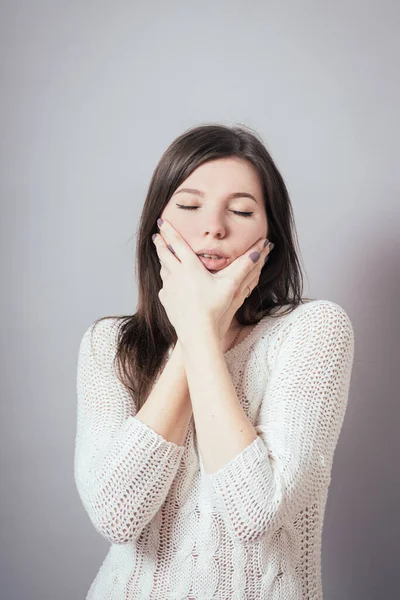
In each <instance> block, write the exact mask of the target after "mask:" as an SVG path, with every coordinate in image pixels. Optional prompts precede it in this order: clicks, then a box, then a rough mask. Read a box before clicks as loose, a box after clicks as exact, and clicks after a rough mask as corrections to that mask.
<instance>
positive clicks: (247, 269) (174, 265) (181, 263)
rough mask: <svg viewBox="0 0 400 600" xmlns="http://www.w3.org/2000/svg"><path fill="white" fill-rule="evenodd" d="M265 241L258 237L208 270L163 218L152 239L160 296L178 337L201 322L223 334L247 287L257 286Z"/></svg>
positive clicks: (246, 292)
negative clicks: (231, 258) (217, 267)
mask: <svg viewBox="0 0 400 600" xmlns="http://www.w3.org/2000/svg"><path fill="white" fill-rule="evenodd" d="M159 222H160V220H159ZM264 242H265V240H264V238H261V239H260V240H258V241H257V242H256V244H254V246H252V247H251V248H249V249H248V250H247V251H246V252H245V253H244V254H242V255H241V256H239V257H237V258H236V259H235V260H234V261H233V262H232V263H231V264H230V265H229V266H227V267H225V268H224V269H222V270H221V271H218V272H216V273H210V272H209V271H208V270H207V269H206V267H205V266H204V265H203V263H202V262H201V260H200V259H199V257H198V256H197V255H196V254H195V252H193V250H192V248H191V247H190V246H189V245H188V244H187V242H186V241H185V240H184V239H183V237H182V236H181V235H180V234H179V232H178V231H177V230H176V229H175V228H174V227H173V226H172V224H171V223H169V222H168V221H165V220H164V221H163V222H162V224H161V227H160V234H157V235H156V236H155V238H154V244H155V246H156V250H157V254H158V258H159V260H160V263H161V271H160V275H161V279H162V281H163V287H162V288H161V290H160V291H159V294H158V296H159V298H160V301H161V304H162V305H163V306H164V308H165V311H166V313H167V315H168V318H169V320H170V322H171V324H172V325H173V327H174V328H175V331H176V333H177V336H178V338H180V339H183V338H184V336H185V335H187V334H188V332H190V331H191V330H193V329H195V328H198V327H199V326H200V327H202V326H204V325H211V326H212V327H215V329H216V331H217V332H218V335H219V338H220V340H222V339H223V338H224V336H225V334H226V332H227V330H228V329H229V326H230V324H231V321H232V319H233V316H234V314H235V313H236V311H237V310H238V308H239V307H240V306H241V305H242V304H243V302H244V300H245V298H246V297H247V295H248V288H247V286H249V287H250V292H252V291H253V287H255V286H256V285H257V282H258V279H259V277H260V273H261V269H262V267H263V266H264V263H265V259H266V256H267V255H268V253H269V246H267V247H264ZM251 256H252V257H253V258H254V259H256V262H253V260H252V258H251Z"/></svg>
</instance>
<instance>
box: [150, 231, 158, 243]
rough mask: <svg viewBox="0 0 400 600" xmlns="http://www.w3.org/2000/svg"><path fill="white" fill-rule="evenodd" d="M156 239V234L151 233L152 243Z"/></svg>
mask: <svg viewBox="0 0 400 600" xmlns="http://www.w3.org/2000/svg"><path fill="white" fill-rule="evenodd" d="M156 237H157V234H156V233H153V235H152V236H151V239H152V240H153V242H154V240H155V239H156Z"/></svg>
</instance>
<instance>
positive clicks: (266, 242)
mask: <svg viewBox="0 0 400 600" xmlns="http://www.w3.org/2000/svg"><path fill="white" fill-rule="evenodd" d="M268 244H269V240H265V242H264V248H265V246H267V245H268Z"/></svg>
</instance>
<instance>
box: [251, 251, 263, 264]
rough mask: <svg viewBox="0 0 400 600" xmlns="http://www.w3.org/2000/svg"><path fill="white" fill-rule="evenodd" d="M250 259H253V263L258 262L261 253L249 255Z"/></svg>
mask: <svg viewBox="0 0 400 600" xmlns="http://www.w3.org/2000/svg"><path fill="white" fill-rule="evenodd" d="M249 257H250V258H251V260H252V261H253V263H256V262H257V261H258V259H259V258H260V253H259V252H252V253H251V254H249Z"/></svg>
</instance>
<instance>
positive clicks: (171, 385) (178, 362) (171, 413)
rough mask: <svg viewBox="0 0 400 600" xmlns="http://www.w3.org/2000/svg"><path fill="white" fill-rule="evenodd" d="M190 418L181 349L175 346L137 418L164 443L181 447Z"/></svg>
mask: <svg viewBox="0 0 400 600" xmlns="http://www.w3.org/2000/svg"><path fill="white" fill-rule="evenodd" d="M192 414H193V411H192V404H191V401H190V394H189V388H188V383H187V379H186V373H185V369H184V365H183V360H182V355H181V348H180V345H179V344H176V346H175V348H174V350H173V351H172V354H171V356H170V357H169V359H168V362H167V363H166V365H165V367H164V370H163V371H162V373H161V375H160V377H159V379H158V381H157V382H156V384H155V386H154V387H153V389H152V391H151V393H150V395H149V397H148V398H147V400H146V402H145V404H144V405H143V406H142V408H141V409H140V410H139V411H138V413H137V414H136V417H137V418H138V419H139V420H140V421H142V422H143V423H145V424H146V425H148V426H149V427H151V428H152V429H154V431H156V432H157V433H159V434H160V435H161V436H162V437H163V438H164V439H166V440H167V441H169V442H174V443H175V444H177V445H178V446H183V445H184V441H185V437H186V433H187V430H188V427H189V424H190V421H191V418H192Z"/></svg>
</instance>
